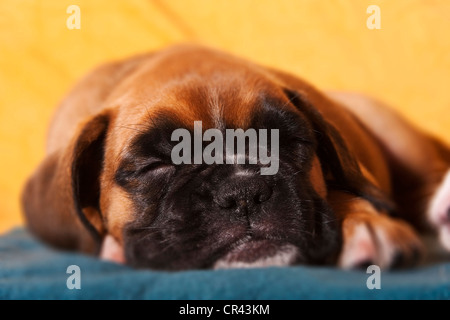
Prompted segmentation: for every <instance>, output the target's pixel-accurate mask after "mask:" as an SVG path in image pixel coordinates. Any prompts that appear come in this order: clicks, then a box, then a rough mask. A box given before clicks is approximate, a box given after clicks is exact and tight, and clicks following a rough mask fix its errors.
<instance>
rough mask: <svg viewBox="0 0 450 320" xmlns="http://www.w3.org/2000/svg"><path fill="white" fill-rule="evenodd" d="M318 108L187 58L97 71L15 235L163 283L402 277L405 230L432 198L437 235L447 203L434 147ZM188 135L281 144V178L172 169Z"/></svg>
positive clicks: (381, 120)
mask: <svg viewBox="0 0 450 320" xmlns="http://www.w3.org/2000/svg"><path fill="white" fill-rule="evenodd" d="M330 97H331V98H329V97H328V96H327V95H325V94H323V93H321V92H319V91H318V90H317V89H315V88H314V87H312V86H310V85H309V84H307V83H305V82H304V81H302V80H300V79H298V78H296V77H293V76H291V75H288V74H286V73H283V72H280V71H276V70H271V69H267V68H263V67H260V66H257V65H254V64H252V63H249V62H246V61H244V60H240V59H238V58H235V57H232V56H229V55H227V54H223V53H220V52H216V51H213V50H210V49H206V48H199V47H194V46H178V47H173V48H169V49H167V50H164V51H160V52H157V53H154V54H150V55H143V56H139V57H135V58H133V59H129V60H126V61H124V62H119V63H115V64H110V65H106V66H103V67H100V68H99V69H97V70H95V71H94V72H93V73H91V74H90V75H88V76H87V77H85V78H84V79H83V80H82V81H81V82H80V83H79V84H78V85H77V86H76V87H75V88H74V90H73V91H72V92H71V93H70V94H69V96H68V97H67V98H66V99H65V100H64V101H63V103H62V105H61V106H60V108H59V109H58V111H57V113H56V115H55V117H54V119H53V122H52V125H51V127H50V130H49V136H48V144H47V154H48V156H47V158H46V159H45V160H44V162H43V163H42V164H41V166H40V168H39V169H38V170H37V172H36V173H35V175H34V176H33V177H32V178H31V179H30V181H29V182H28V184H27V187H26V189H25V191H24V197H23V203H24V209H25V214H26V218H27V221H28V225H29V227H30V229H31V231H32V232H34V233H35V234H37V235H38V236H40V237H41V238H43V239H44V240H46V241H48V242H50V243H52V244H54V245H57V246H60V247H64V248H68V249H76V250H82V251H85V252H91V253H96V252H98V251H99V250H100V245H101V243H104V245H103V248H102V255H103V256H104V257H109V258H113V259H114V260H117V261H119V260H123V261H126V262H127V263H130V264H132V265H135V266H145V267H153V268H162V269H185V268H209V267H227V266H262V265H286V264H295V263H338V264H339V265H341V266H343V267H355V266H358V265H360V264H364V263H367V262H369V261H370V262H372V263H377V264H379V265H381V266H383V267H390V266H392V265H393V264H395V263H396V262H398V261H396V257H398V256H399V255H400V256H401V257H402V258H403V262H406V263H412V262H414V261H415V260H416V258H417V253H418V252H419V251H420V250H421V243H420V241H419V240H418V238H417V235H416V233H415V231H414V230H413V228H412V227H411V226H410V225H409V224H407V223H406V222H405V221H407V222H409V223H411V224H412V225H414V226H415V227H417V228H418V227H421V226H424V225H426V223H425V220H427V216H426V215H427V212H426V210H427V208H428V207H430V208H431V207H432V205H431V204H432V202H433V199H435V198H438V199H437V200H436V201H434V202H435V203H437V204H435V205H434V209H430V210H431V211H430V212H428V220H430V221H431V222H432V223H431V224H432V226H433V227H434V228H435V229H436V228H437V229H439V230H440V232H441V233H444V234H446V232H447V231H448V227H444V225H445V226H448V224H449V223H448V220H446V219H445V218H441V216H442V215H443V213H442V212H444V211H445V210H447V209H448V208H449V207H450V201H448V202H449V203H447V199H448V196H446V195H448V194H450V192H449V193H447V191H446V190H444V191H442V192H441V193H443V194H444V195H443V196H440V197H434V198H433V195H434V194H437V193H438V191H437V190H441V189H442V187H441V188H440V184H441V183H442V180H443V177H444V174H445V171H446V170H447V169H448V167H449V164H450V161H449V157H447V158H446V156H447V155H448V153H447V152H448V151H447V148H446V147H445V146H443V145H442V144H440V143H438V142H436V141H435V140H433V139H431V138H429V137H427V136H425V135H424V134H422V133H420V132H419V131H417V130H415V129H414V128H412V127H411V126H410V125H409V124H407V123H406V122H404V121H403V120H402V119H401V118H399V117H398V116H397V115H395V114H394V113H392V112H391V111H386V110H385V109H384V108H382V107H380V106H379V104H378V103H375V102H373V101H372V100H369V99H367V98H363V97H361V96H357V95H349V94H347V95H343V94H339V93H334V94H331V95H330ZM194 121H202V122H203V127H204V129H205V128H218V129H221V130H225V129H228V128H242V129H244V130H245V129H248V128H256V129H258V128H267V129H279V130H280V134H281V139H280V145H281V146H280V163H281V165H280V172H279V173H278V174H277V175H275V176H274V177H266V178H262V177H259V176H257V174H255V173H254V169H253V167H251V166H239V165H221V166H212V167H211V166H210V167H208V168H206V167H202V166H198V167H196V166H194V165H186V166H184V167H176V166H173V164H171V163H170V161H168V159H167V153H168V152H170V148H171V146H173V144H171V142H170V134H171V132H172V131H173V130H174V129H176V128H180V127H182V128H188V129H189V130H192V127H193V123H194ZM397 137H398V138H397ZM423 150H425V152H423ZM149 159H152V160H151V161H150V160H149ZM239 172H247V173H248V172H250V174H249V175H248V176H247V177H242V174H240V173H239ZM406 187H407V188H406ZM444 189H445V188H444ZM230 190H231V191H230ZM233 190H234V191H233ZM267 190H269V191H267ZM266 191H267V192H266ZM266 193H267V196H266V197H265V198H264V201H263V202H260V201H256V200H253V198H256V197H261V195H265V194H266ZM224 195H226V197H227V199H228V200H229V199H230V198H231V199H232V200H233V202H234V203H235V204H234V205H233V206H229V205H228V204H227V205H223V203H224V199H225V198H224V197H225V196H224ZM410 195H414V196H411V197H410ZM238 200H239V201H238ZM237 203H244V205H243V206H240V205H238V204H237ZM443 210H444V211H443ZM393 214H397V215H399V216H401V217H402V218H403V220H399V219H397V218H393V217H392V215H393ZM435 216H438V218H435ZM446 228H447V229H446ZM442 230H444V231H442ZM446 230H447V231H446ZM441 238H442V239H445V236H443V237H441ZM443 241H444V242H445V241H446V240H443Z"/></svg>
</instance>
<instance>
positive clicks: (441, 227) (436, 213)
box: [427, 170, 450, 251]
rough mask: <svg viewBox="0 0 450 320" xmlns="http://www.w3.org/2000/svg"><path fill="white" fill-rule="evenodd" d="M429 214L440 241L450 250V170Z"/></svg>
mask: <svg viewBox="0 0 450 320" xmlns="http://www.w3.org/2000/svg"><path fill="white" fill-rule="evenodd" d="M427 215H428V221H429V222H430V223H431V224H432V225H433V227H434V228H436V229H437V232H438V235H439V240H440V243H441V244H442V246H443V247H444V248H445V249H447V250H449V251H450V170H449V171H448V172H447V174H446V176H445V177H444V179H443V181H442V182H441V184H440V186H439V187H438V188H437V190H436V192H435V194H434V196H433V198H432V200H431V202H430V206H429V208H428V213H427Z"/></svg>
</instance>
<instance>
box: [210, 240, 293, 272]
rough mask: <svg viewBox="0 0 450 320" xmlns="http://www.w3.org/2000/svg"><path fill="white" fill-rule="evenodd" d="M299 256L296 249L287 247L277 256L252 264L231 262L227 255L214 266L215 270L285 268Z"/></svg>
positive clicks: (290, 246)
mask: <svg viewBox="0 0 450 320" xmlns="http://www.w3.org/2000/svg"><path fill="white" fill-rule="evenodd" d="M298 254H299V252H298V249H297V248H296V247H294V246H293V245H285V246H282V247H281V248H280V249H279V251H278V252H277V253H276V254H275V255H271V256H267V257H262V258H260V259H258V260H255V261H252V262H244V261H234V260H233V261H230V260H229V256H228V255H226V256H225V257H223V258H221V259H219V260H218V261H217V262H216V263H215V264H214V269H231V268H264V267H283V266H288V265H291V264H292V263H293V262H294V261H295V259H296V258H297V257H298Z"/></svg>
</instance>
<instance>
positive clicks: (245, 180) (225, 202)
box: [214, 177, 272, 209]
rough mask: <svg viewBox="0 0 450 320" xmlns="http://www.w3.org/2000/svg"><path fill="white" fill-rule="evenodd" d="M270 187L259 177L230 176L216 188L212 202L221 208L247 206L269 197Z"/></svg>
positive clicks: (270, 194) (259, 202) (270, 193)
mask: <svg viewBox="0 0 450 320" xmlns="http://www.w3.org/2000/svg"><path fill="white" fill-rule="evenodd" d="M271 196H272V188H271V187H269V185H267V183H266V182H265V181H264V180H263V179H261V178H259V177H232V178H228V179H226V180H225V181H224V182H223V183H222V184H221V185H220V187H219V188H218V190H217V193H216V194H215V196H214V202H215V203H216V204H217V205H218V206H219V207H221V208H224V209H234V208H247V207H251V206H255V205H259V204H261V203H263V202H265V201H267V200H269V199H270V197H271Z"/></svg>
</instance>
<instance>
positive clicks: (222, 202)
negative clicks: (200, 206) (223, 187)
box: [216, 198, 237, 209]
mask: <svg viewBox="0 0 450 320" xmlns="http://www.w3.org/2000/svg"><path fill="white" fill-rule="evenodd" d="M216 203H217V204H218V205H219V207H221V208H223V209H231V208H234V207H236V205H237V203H236V200H235V199H233V198H222V199H217V201H216Z"/></svg>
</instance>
